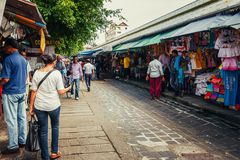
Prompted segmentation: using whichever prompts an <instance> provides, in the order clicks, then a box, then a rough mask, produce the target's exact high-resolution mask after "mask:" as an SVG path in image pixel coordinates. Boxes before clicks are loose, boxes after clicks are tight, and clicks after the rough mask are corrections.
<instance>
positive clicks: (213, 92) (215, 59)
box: [113, 9, 240, 109]
mask: <svg viewBox="0 0 240 160" xmlns="http://www.w3.org/2000/svg"><path fill="white" fill-rule="evenodd" d="M239 24H240V14H239V11H238V9H236V10H234V11H231V12H230V13H228V14H226V15H217V16H213V17H208V18H205V19H201V20H198V21H195V22H191V23H189V24H187V25H185V26H182V27H180V28H174V29H173V30H168V31H166V32H163V33H159V34H157V35H153V36H151V37H146V38H142V39H138V40H134V41H132V42H128V43H124V44H119V45H117V46H115V47H114V48H113V51H114V53H117V52H120V53H123V54H124V53H125V54H126V53H130V57H131V59H132V61H131V62H132V65H131V67H132V68H133V69H132V73H134V74H132V77H133V78H139V77H142V78H144V73H145V74H146V67H147V64H148V63H149V62H150V60H151V56H152V55H153V54H159V55H161V54H163V53H166V52H167V53H169V54H171V52H172V51H173V50H177V51H178V53H179V55H181V54H182V53H183V52H184V58H183V60H181V62H179V64H177V65H175V66H177V68H176V69H177V73H178V75H177V78H178V80H177V82H176V83H178V84H177V85H178V86H182V87H181V89H178V92H179V95H181V93H182V95H184V94H185V95H186V94H190V95H196V96H201V97H202V98H203V99H205V100H207V101H210V102H213V103H215V104H219V105H221V106H225V107H228V108H230V109H239V99H240V97H239V91H240V89H239V86H240V85H239V82H240V80H239V56H240V47H239V46H240V43H239V42H240V38H239V37H240V36H239V34H240V33H239ZM150 42H152V43H150ZM185 51H186V53H185ZM170 56H171V55H170ZM181 59H182V55H181ZM136 62H137V63H136ZM139 62H140V63H139ZM139 64H140V65H139ZM139 66H142V67H143V68H145V69H144V70H140V73H139V69H138V68H139ZM141 72H143V73H142V76H139V75H141ZM180 73H181V74H180ZM180 79H181V80H180Z"/></svg>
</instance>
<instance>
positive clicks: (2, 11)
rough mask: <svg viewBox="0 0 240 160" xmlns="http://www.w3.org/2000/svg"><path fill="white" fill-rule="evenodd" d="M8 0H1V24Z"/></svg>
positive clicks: (0, 23)
mask: <svg viewBox="0 0 240 160" xmlns="http://www.w3.org/2000/svg"><path fill="white" fill-rule="evenodd" d="M5 4H6V0H0V26H1V25H2V18H3V13H4V9H5Z"/></svg>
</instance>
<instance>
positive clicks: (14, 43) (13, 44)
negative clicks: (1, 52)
mask: <svg viewBox="0 0 240 160" xmlns="http://www.w3.org/2000/svg"><path fill="white" fill-rule="evenodd" d="M4 45H5V46H11V47H12V48H16V49H18V46H19V45H18V41H17V40H15V39H13V38H7V39H6V40H5V44H4Z"/></svg>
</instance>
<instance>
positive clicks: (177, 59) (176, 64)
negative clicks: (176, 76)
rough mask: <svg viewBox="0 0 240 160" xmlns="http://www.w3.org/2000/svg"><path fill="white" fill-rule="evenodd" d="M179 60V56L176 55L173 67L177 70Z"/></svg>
mask: <svg viewBox="0 0 240 160" xmlns="http://www.w3.org/2000/svg"><path fill="white" fill-rule="evenodd" d="M180 60H181V56H177V57H176V58H175V63H174V69H176V70H177V71H178V70H179V68H180Z"/></svg>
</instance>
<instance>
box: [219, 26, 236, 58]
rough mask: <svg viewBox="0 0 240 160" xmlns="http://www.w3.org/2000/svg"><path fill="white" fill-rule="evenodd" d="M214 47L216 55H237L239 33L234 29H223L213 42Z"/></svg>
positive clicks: (222, 56)
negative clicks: (216, 51) (216, 50)
mask: <svg viewBox="0 0 240 160" xmlns="http://www.w3.org/2000/svg"><path fill="white" fill-rule="evenodd" d="M215 49H218V50H219V52H218V57H221V58H226V57H237V56H240V52H239V49H240V48H239V34H238V33H237V32H235V31H234V30H228V29H225V30H223V31H222V33H221V35H220V36H219V37H218V39H217V41H216V43H215Z"/></svg>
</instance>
